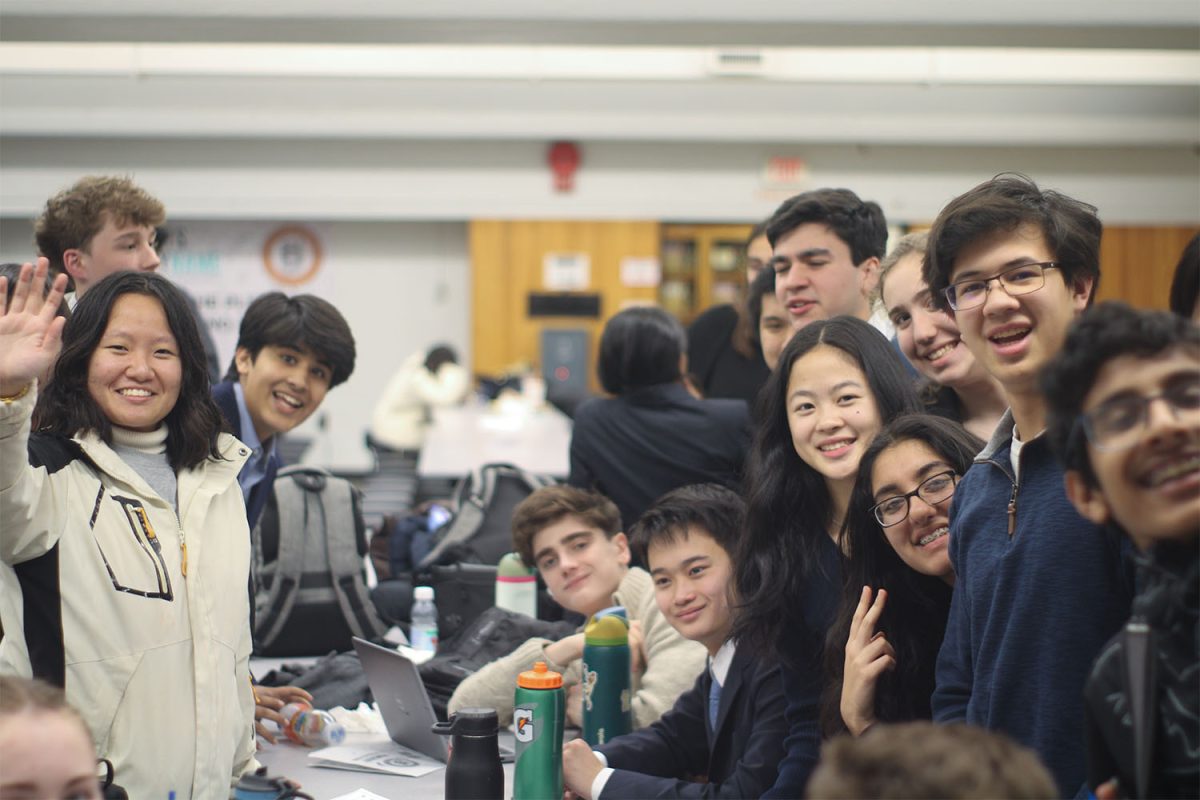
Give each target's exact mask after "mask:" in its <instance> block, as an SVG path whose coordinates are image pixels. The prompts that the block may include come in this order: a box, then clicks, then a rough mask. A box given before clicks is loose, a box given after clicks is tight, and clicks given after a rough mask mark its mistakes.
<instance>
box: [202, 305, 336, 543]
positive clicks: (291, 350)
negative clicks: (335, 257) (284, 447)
mask: <svg viewBox="0 0 1200 800" xmlns="http://www.w3.org/2000/svg"><path fill="white" fill-rule="evenodd" d="M354 357H355V347H354V335H353V334H352V333H351V332H350V326H349V325H348V324H347V323H346V319H345V317H343V316H342V315H341V313H340V312H339V311H338V310H337V309H336V308H334V307H333V305H331V304H330V303H329V302H328V301H326V300H322V299H321V298H320V297H317V296H315V295H311V294H301V295H295V296H293V297H288V296H287V295H285V294H283V293H282V292H270V293H268V294H264V295H260V296H259V297H257V298H255V300H254V302H253V303H251V304H250V306H249V307H248V308H247V309H246V313H245V314H244V315H243V316H242V322H241V325H240V326H239V328H238V341H237V351H236V352H235V354H234V356H233V361H232V362H231V363H230V365H229V371H228V372H227V373H226V374H225V380H223V381H222V382H221V383H218V384H217V385H215V386H213V388H212V394H213V399H214V400H215V401H216V402H217V406H218V407H219V408H220V409H221V413H222V414H223V415H224V417H225V421H226V422H228V423H229V427H230V430H232V432H233V435H234V436H236V437H238V438H239V439H241V440H242V442H244V443H245V444H246V445H247V446H249V448H250V449H251V451H252V454H251V456H250V460H248V461H247V462H246V465H245V466H244V467H242V471H241V473H240V474H239V475H238V483H240V484H241V486H242V495H243V497H244V499H245V501H246V516H247V517H248V520H249V522H250V529H251V530H253V529H254V525H255V524H256V523H257V522H258V518H259V515H261V514H262V510H263V507H264V506H265V505H266V502H267V496H268V495H269V494H270V492H271V486H272V484H274V482H275V473H276V471H277V470H278V469H279V467H280V466H282V464H281V462H280V459H279V456H278V454H277V453H276V447H275V444H276V442H277V441H278V435H279V434H283V433H287V432H288V431H290V430H292V429H293V428H295V427H296V426H297V425H299V424H300V423H302V422H304V420H306V419H308V418H309V417H310V416H312V414H313V412H314V411H316V410H317V409H318V408H320V407H321V403H322V402H323V401H324V400H325V394H326V392H328V391H329V390H330V389H332V388H333V387H334V386H337V385H338V384H340V383H342V382H344V381H345V380H346V379H347V378H349V377H350V374H351V373H352V372H354Z"/></svg>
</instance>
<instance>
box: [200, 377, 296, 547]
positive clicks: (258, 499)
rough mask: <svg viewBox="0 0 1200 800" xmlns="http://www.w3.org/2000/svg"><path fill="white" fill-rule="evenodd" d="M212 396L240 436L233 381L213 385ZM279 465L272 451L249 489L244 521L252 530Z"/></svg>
mask: <svg viewBox="0 0 1200 800" xmlns="http://www.w3.org/2000/svg"><path fill="white" fill-rule="evenodd" d="M212 396H213V400H215V401H216V403H217V407H218V408H219V409H221V414H222V415H223V416H224V417H225V421H226V422H228V423H229V430H230V431H232V432H233V435H234V436H236V437H238V438H239V439H240V438H242V417H241V415H240V414H239V413H238V405H237V395H236V394H234V392H233V381H221V382H220V383H218V384H216V385H214V386H213V387H212ZM279 466H280V460H279V454H278V453H274V452H272V453H271V456H270V458H268V459H267V475H266V477H265V478H264V479H263V480H261V481H259V482H258V483H257V484H255V486H254V488H253V489H251V490H250V497H249V498H248V499H247V501H246V522H248V523H249V524H250V530H254V526H255V525H257V524H258V518H259V517H260V516H262V512H263V509H264V508H266V506H267V497H269V496H270V494H271V488H272V487H273V486H274V485H275V473H277V472H278V471H279Z"/></svg>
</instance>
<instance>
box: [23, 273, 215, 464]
mask: <svg viewBox="0 0 1200 800" xmlns="http://www.w3.org/2000/svg"><path fill="white" fill-rule="evenodd" d="M125 294H142V295H146V296H147V297H153V298H154V299H155V300H157V301H158V302H159V303H161V304H162V307H163V312H164V313H165V314H166V317H167V324H168V325H170V326H171V334H172V335H173V336H174V337H175V343H176V344H177V345H178V346H179V361H180V367H181V373H182V374H181V380H180V386H179V399H178V400H177V401H176V403H175V407H174V408H172V409H171V411H170V413H168V414H167V418H166V423H167V460H168V461H169V462H170V464H171V469H173V470H175V471H176V472H178V471H179V470H182V469H191V468H193V467H196V466H198V465H199V464H200V463H201V462H203V461H204V460H205V459H207V458H215V459H219V458H220V457H221V454H220V452H219V451H218V449H217V434H219V433H220V432H221V430H222V429H223V427H224V421H223V418H222V416H221V412H220V410H218V408H217V406H216V404H215V403H214V402H213V400H212V396H211V395H210V394H209V387H208V367H207V365H206V362H205V359H204V345H203V344H202V343H201V341H200V331H199V329H198V328H197V327H196V320H195V318H194V317H193V316H192V312H191V309H189V308H188V305H187V302H186V301H185V300H184V299H183V295H182V294H181V293H180V291H179V290H178V289H176V288H175V287H174V286H173V285H172V284H171V282H170V281H169V280H167V279H166V278H164V277H162V276H160V275H156V274H154V273H153V272H135V271H130V272H114V273H113V274H112V275H109V276H108V277H107V278H104V279H103V280H101V281H100V282H99V283H97V284H96V285H95V286H93V287H92V288H91V289H90V290H88V293H87V294H85V295H84V296H83V297H82V298H80V300H79V303H78V304H77V305H76V306H75V311H74V312H73V313H72V315H71V318H70V319H69V320H67V324H66V327H65V328H64V329H63V348H62V353H61V354H60V355H59V357H58V361H57V362H56V363H55V365H54V377H53V379H52V380H51V381H50V385H49V386H47V387H46V391H45V393H44V394H43V395H42V396H41V397H40V398H39V399H38V404H37V409H36V410H35V414H34V417H35V420H36V425H37V428H38V430H40V431H44V432H47V433H53V434H58V435H60V436H67V437H70V436H74V435H76V434H78V433H86V432H95V433H96V434H97V435H98V436H99V437H100V438H101V439H102V440H104V441H105V442H106V443H109V444H111V443H112V423H111V422H109V420H108V418H107V417H105V416H104V414H103V412H101V410H100V408H99V406H97V405H96V403H95V401H94V400H92V396H91V394H90V393H89V392H88V385H87V382H88V362H89V361H90V360H91V358H92V353H93V352H95V350H96V347H97V346H98V345H99V344H100V338H101V337H102V336H103V335H104V331H105V329H106V328H107V327H108V318H109V316H110V315H111V314H112V309H113V306H115V305H116V303H117V300H118V299H120V297H121V296H122V295H125Z"/></svg>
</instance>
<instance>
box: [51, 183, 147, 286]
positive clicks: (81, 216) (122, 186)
mask: <svg viewBox="0 0 1200 800" xmlns="http://www.w3.org/2000/svg"><path fill="white" fill-rule="evenodd" d="M166 218H167V212H166V209H165V208H164V207H163V204H162V203H161V202H159V201H158V199H157V198H155V197H154V196H153V195H151V194H150V193H149V192H147V191H146V190H145V189H143V188H141V187H140V186H138V185H137V184H135V183H134V182H133V181H132V180H130V179H129V178H126V177H120V176H114V175H88V176H87V177H84V178H80V179H79V180H78V181H76V182H75V185H73V186H71V187H70V188H69V189H63V190H62V191H61V192H59V193H58V194H56V195H54V196H53V197H51V198H50V199H49V200H47V201H46V206H45V208H43V209H42V213H41V215H40V216H38V218H37V221H36V222H34V225H33V236H34V241H35V242H36V244H37V249H38V252H39V253H40V254H41V255H43V256H45V257H46V258H47V259H49V260H50V268H51V269H52V270H54V272H55V273H58V272H62V271H64V270H65V269H66V266H65V265H64V264H63V253H65V252H66V251H67V250H87V249H88V247H89V246H90V245H91V242H92V237H93V236H95V235H96V234H97V233H99V232H100V229H101V228H103V227H104V223H105V222H106V221H108V220H110V219H111V220H112V222H113V224H115V225H117V226H124V225H130V224H133V225H144V226H148V227H151V228H157V227H158V226H159V225H161V224H162V223H163V221H164V220H165V219H166Z"/></svg>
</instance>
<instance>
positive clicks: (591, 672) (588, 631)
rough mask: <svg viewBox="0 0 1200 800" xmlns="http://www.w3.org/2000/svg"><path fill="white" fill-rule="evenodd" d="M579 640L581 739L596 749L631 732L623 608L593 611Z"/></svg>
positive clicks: (626, 642) (629, 688) (631, 715)
mask: <svg viewBox="0 0 1200 800" xmlns="http://www.w3.org/2000/svg"><path fill="white" fill-rule="evenodd" d="M583 638H584V644H583V740H584V741H585V742H587V743H588V744H590V745H591V746H593V747H596V746H597V745H602V744H604V743H605V742H609V741H611V740H612V739H613V738H614V737H616V736H621V735H622V734H626V733H629V731H630V730H632V729H633V712H632V711H631V710H630V706H629V698H630V693H631V680H630V674H629V623H628V622H627V621H626V620H625V609H624V608H622V607H621V606H613V607H612V608H606V609H604V610H603V611H600V612H597V613H596V614H595V615H594V616H593V617H592V618H591V619H590V620H588V624H587V626H586V627H585V628H584V629H583Z"/></svg>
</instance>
